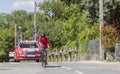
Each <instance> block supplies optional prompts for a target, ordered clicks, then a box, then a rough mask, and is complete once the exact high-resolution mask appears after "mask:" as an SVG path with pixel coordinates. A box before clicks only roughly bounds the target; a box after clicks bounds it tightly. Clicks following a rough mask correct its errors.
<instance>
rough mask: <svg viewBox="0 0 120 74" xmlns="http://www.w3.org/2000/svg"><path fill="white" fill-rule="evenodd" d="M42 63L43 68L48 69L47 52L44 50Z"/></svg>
mask: <svg viewBox="0 0 120 74" xmlns="http://www.w3.org/2000/svg"><path fill="white" fill-rule="evenodd" d="M41 56H42V61H41V64H42V67H44V68H46V51H45V50H43V51H42V55H41Z"/></svg>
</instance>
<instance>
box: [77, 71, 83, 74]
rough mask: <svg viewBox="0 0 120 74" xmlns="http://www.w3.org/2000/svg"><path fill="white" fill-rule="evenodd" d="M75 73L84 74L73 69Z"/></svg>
mask: <svg viewBox="0 0 120 74" xmlns="http://www.w3.org/2000/svg"><path fill="white" fill-rule="evenodd" d="M75 72H76V73H78V74H84V73H82V72H80V71H75Z"/></svg>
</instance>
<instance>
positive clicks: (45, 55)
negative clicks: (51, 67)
mask: <svg viewBox="0 0 120 74" xmlns="http://www.w3.org/2000/svg"><path fill="white" fill-rule="evenodd" d="M45 62H46V65H47V50H46V49H45Z"/></svg>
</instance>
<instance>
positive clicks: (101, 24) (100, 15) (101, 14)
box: [99, 0, 104, 60]
mask: <svg viewBox="0 0 120 74" xmlns="http://www.w3.org/2000/svg"><path fill="white" fill-rule="evenodd" d="M99 20H100V25H99V29H100V60H104V50H103V47H102V39H101V37H102V33H101V28H102V27H103V26H104V23H103V0H99Z"/></svg>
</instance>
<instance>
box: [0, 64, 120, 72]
mask: <svg viewBox="0 0 120 74" xmlns="http://www.w3.org/2000/svg"><path fill="white" fill-rule="evenodd" d="M0 74H120V63H99V62H97V63H96V62H77V63H76V62H72V63H70V62H67V63H48V66H47V68H42V67H41V64H40V63H36V62H20V63H14V62H9V63H0Z"/></svg>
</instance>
